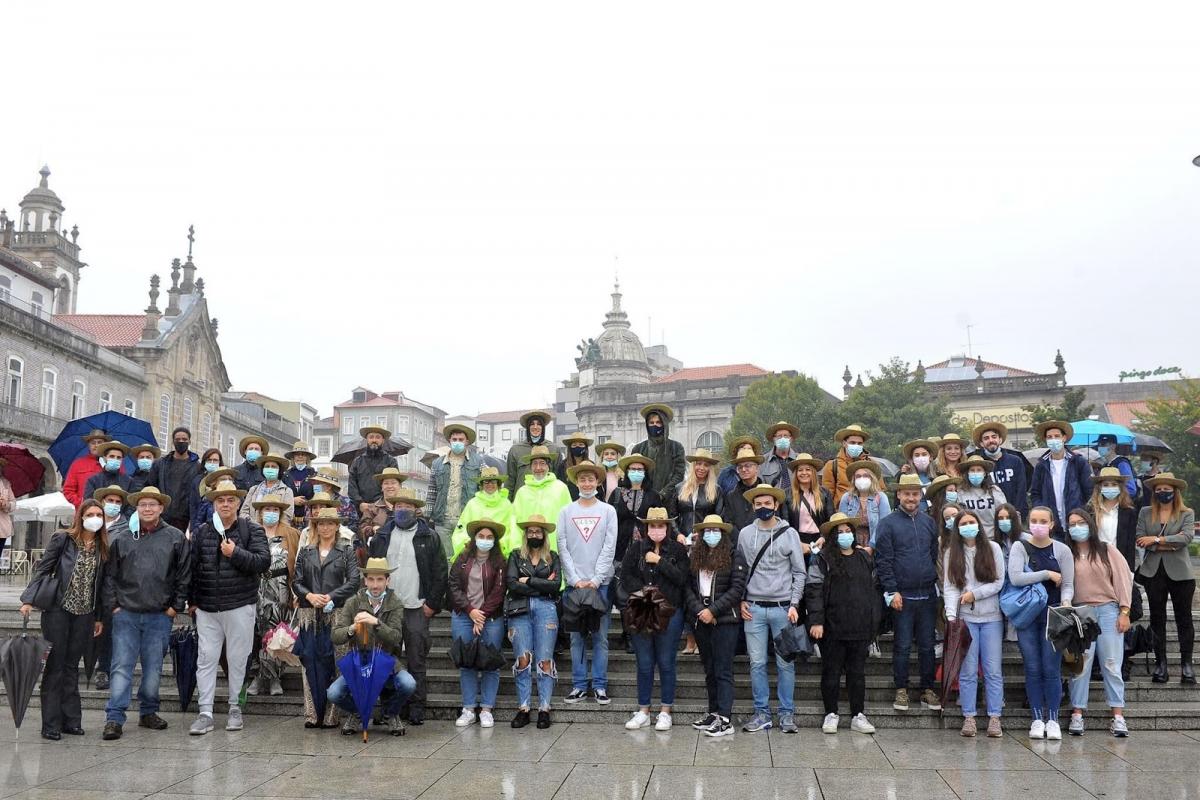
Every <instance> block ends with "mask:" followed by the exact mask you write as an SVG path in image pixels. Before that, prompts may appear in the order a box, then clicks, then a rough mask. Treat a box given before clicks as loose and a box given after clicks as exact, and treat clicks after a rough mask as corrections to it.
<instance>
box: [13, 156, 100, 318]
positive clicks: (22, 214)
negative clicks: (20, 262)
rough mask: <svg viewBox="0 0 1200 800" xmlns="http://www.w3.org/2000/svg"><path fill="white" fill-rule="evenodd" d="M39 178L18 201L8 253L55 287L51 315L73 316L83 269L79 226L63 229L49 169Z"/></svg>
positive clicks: (41, 173)
mask: <svg viewBox="0 0 1200 800" xmlns="http://www.w3.org/2000/svg"><path fill="white" fill-rule="evenodd" d="M39 174H40V175H41V176H42V179H41V181H40V182H39V183H38V185H37V186H35V187H33V188H32V189H30V190H29V192H28V193H27V194H26V195H25V197H24V199H22V200H21V206H20V211H19V213H18V215H17V225H16V228H17V230H16V232H15V233H14V235H13V239H12V249H13V251H15V252H17V253H19V254H20V255H22V256H24V257H25V258H27V259H29V260H30V261H33V262H34V263H36V264H37V265H38V267H40V268H41V269H42V271H43V272H45V273H46V274H47V275H48V276H49V277H51V278H52V279H53V280H54V281H55V282H56V283H57V284H58V288H56V289H55V290H54V313H55V314H74V313H75V305H76V301H77V299H78V294H79V275H80V272H81V271H82V270H83V268H84V267H85V266H86V264H84V263H83V262H82V261H80V260H79V226H78V225H73V226H72V227H71V229H70V231H69V232H68V231H67V230H66V228H65V227H64V225H63V211H64V210H65V207H64V206H63V204H62V200H60V199H59V198H58V195H57V194H56V193H55V192H54V190H53V189H51V188H50V167H48V166H44V167H42V168H41V170H40V171H39Z"/></svg>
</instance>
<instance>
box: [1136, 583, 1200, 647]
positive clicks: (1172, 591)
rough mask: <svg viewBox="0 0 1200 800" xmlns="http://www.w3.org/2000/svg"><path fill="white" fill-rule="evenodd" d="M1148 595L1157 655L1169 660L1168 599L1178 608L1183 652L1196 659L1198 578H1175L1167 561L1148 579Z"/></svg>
mask: <svg viewBox="0 0 1200 800" xmlns="http://www.w3.org/2000/svg"><path fill="white" fill-rule="evenodd" d="M1145 585H1146V596H1147V598H1148V599H1149V600H1150V629H1151V630H1153V631H1154V657H1155V659H1156V660H1158V661H1166V660H1167V599H1168V598H1170V600H1171V605H1172V606H1173V607H1174V609H1175V630H1177V631H1178V632H1179V653H1180V655H1181V656H1182V658H1183V660H1184V661H1191V660H1192V645H1193V643H1194V642H1195V639H1196V629H1195V627H1194V626H1193V624H1192V595H1194V594H1195V593H1196V581H1195V579H1192V580H1186V581H1175V580H1171V579H1170V578H1168V577H1167V567H1166V565H1165V564H1161V563H1160V564H1159V565H1158V572H1156V573H1155V574H1154V576H1153V577H1151V578H1150V579H1149V580H1148V581H1146V584H1145Z"/></svg>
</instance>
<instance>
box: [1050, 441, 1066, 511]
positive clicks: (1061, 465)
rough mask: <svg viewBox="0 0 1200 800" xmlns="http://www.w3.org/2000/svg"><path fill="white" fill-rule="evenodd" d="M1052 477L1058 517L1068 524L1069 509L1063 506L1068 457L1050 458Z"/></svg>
mask: <svg viewBox="0 0 1200 800" xmlns="http://www.w3.org/2000/svg"><path fill="white" fill-rule="evenodd" d="M1050 479H1051V480H1052V481H1054V505H1055V507H1056V508H1057V509H1058V518H1059V519H1061V520H1062V521H1063V524H1064V525H1066V524H1067V509H1065V508H1063V491H1064V490H1065V488H1066V485H1067V459H1066V458H1059V459H1053V458H1052V459H1050Z"/></svg>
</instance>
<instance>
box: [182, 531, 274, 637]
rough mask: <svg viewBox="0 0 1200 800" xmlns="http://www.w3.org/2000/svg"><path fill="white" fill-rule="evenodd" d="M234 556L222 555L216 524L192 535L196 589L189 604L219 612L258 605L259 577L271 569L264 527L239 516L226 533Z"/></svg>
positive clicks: (192, 589) (269, 550)
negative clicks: (231, 542)
mask: <svg viewBox="0 0 1200 800" xmlns="http://www.w3.org/2000/svg"><path fill="white" fill-rule="evenodd" d="M225 536H226V538H228V539H230V540H232V541H233V544H234V548H233V555H231V556H230V557H229V558H226V557H225V556H224V555H222V553H221V534H220V533H219V532H218V531H217V529H216V528H215V527H213V524H212V521H211V520H210V521H208V522H206V523H204V524H203V525H202V526H200V529H199V530H198V531H196V532H195V533H194V534H192V548H191V549H192V588H191V593H190V596H189V598H188V602H190V603H191V604H192V605H194V606H196V607H197V608H199V609H200V610H201V611H207V612H209V613H214V614H215V613H216V612H218V611H229V610H231V609H234V608H241V607H242V606H248V605H252V604H254V603H257V602H258V583H259V577H260V576H261V575H262V574H263V573H264V572H266V571H267V570H269V569H270V568H271V548H270V546H269V545H267V535H266V534H265V533H264V532H263V529H262V526H261V525H259V524H258V523H257V522H251V521H250V520H248V519H246V518H245V517H238V518H237V520H236V521H235V522H234V523H232V524H231V525H230V527H229V528H228V529H227V530H226V531H225Z"/></svg>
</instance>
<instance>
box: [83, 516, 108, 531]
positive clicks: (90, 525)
mask: <svg viewBox="0 0 1200 800" xmlns="http://www.w3.org/2000/svg"><path fill="white" fill-rule="evenodd" d="M103 527H104V520H103V519H101V518H100V517H88V518H87V519H85V520H84V521H83V529H84V530H85V531H90V532H91V533H95V532H96V531H98V530H100V529H101V528H103Z"/></svg>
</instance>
